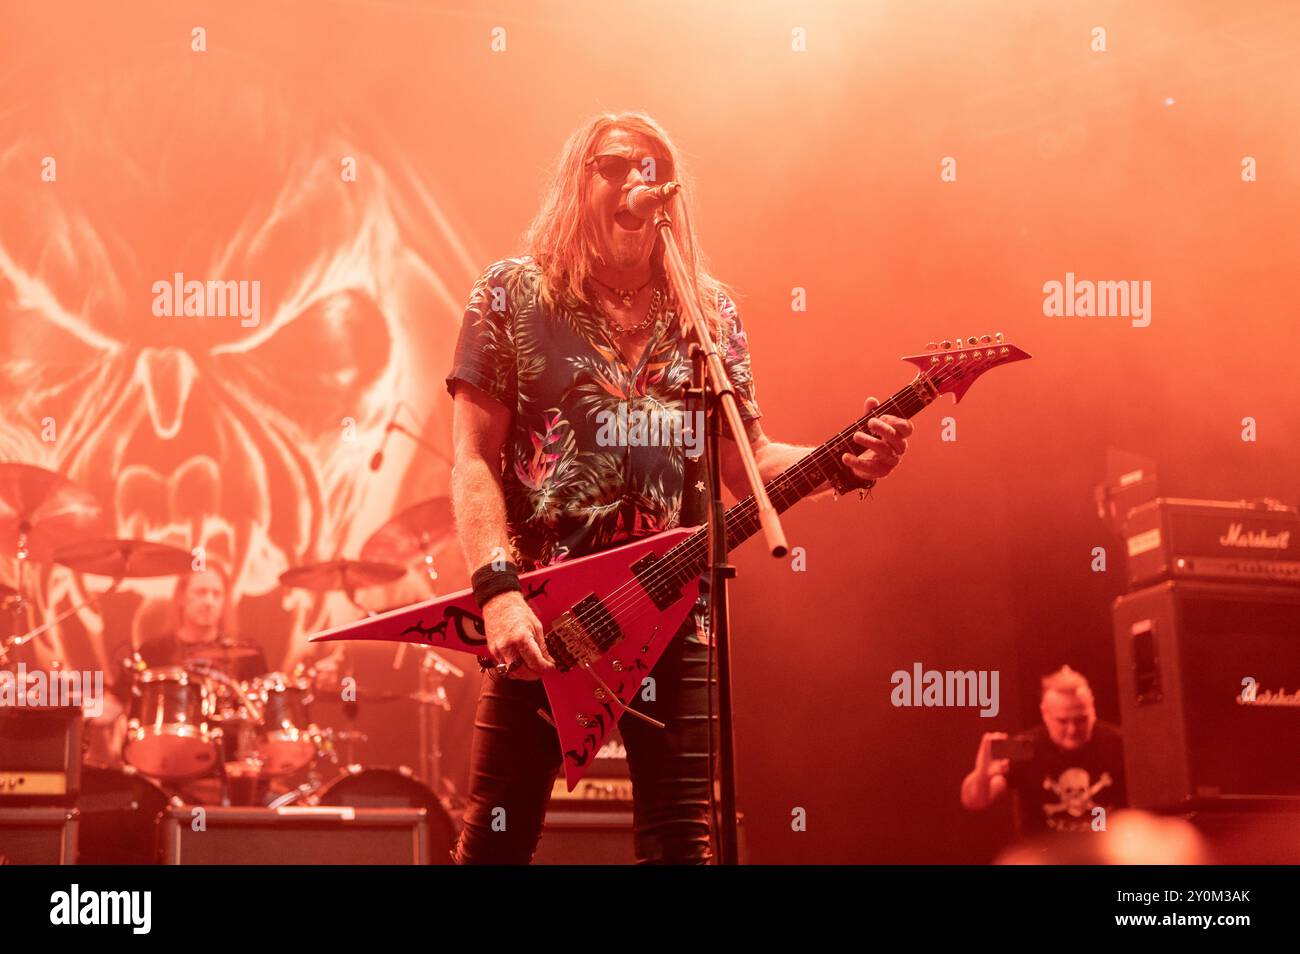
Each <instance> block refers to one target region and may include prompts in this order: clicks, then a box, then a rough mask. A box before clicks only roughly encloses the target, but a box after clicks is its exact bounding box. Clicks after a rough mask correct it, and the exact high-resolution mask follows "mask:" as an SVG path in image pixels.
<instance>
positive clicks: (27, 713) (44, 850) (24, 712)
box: [0, 670, 82, 865]
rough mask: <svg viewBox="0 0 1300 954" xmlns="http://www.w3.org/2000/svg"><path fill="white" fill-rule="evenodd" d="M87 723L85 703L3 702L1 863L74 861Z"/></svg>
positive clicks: (0, 729) (0, 724)
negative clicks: (83, 733)
mask: <svg viewBox="0 0 1300 954" xmlns="http://www.w3.org/2000/svg"><path fill="white" fill-rule="evenodd" d="M0 678H12V673H10V672H9V671H8V670H6V671H5V676H3V677H0ZM81 727H82V711H81V709H80V708H79V707H67V706H50V707H42V708H36V707H32V708H28V707H19V706H13V705H0V864H45V865H54V864H67V865H70V864H72V863H73V862H74V860H75V855H76V843H77V827H78V818H79V816H78V812H77V808H76V802H77V795H78V792H79V790H80V787H81Z"/></svg>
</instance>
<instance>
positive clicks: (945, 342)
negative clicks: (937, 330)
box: [940, 338, 952, 351]
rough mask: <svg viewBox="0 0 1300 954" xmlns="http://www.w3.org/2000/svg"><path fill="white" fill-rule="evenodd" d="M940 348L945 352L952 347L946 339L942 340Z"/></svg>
mask: <svg viewBox="0 0 1300 954" xmlns="http://www.w3.org/2000/svg"><path fill="white" fill-rule="evenodd" d="M940 347H942V348H943V350H944V351H947V350H948V349H949V348H951V347H952V342H951V341H949V340H948V339H947V338H944V339H943V343H942V344H941V345H940Z"/></svg>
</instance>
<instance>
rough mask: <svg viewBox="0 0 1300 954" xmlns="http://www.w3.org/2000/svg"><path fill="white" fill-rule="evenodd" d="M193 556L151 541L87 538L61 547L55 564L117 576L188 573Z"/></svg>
mask: <svg viewBox="0 0 1300 954" xmlns="http://www.w3.org/2000/svg"><path fill="white" fill-rule="evenodd" d="M192 559H193V557H191V556H190V553H189V551H188V550H182V549H181V548H180V547H173V546H169V545H168V544H165V543H150V542H149V541H148V540H111V539H110V540H88V541H86V542H85V543H74V544H72V545H71V546H66V547H60V548H59V549H58V550H57V551H55V553H54V562H55V563H62V564H63V565H64V566H66V567H70V568H72V569H74V570H76V571H77V572H79V573H97V574H99V575H100V576H111V577H113V578H115V579H116V578H119V577H124V578H128V579H137V578H140V577H148V576H176V575H178V574H180V573H188V572H190V561H191V560H192Z"/></svg>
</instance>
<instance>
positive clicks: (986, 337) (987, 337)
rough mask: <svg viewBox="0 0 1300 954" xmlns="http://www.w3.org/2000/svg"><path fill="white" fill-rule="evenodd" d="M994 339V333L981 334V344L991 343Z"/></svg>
mask: <svg viewBox="0 0 1300 954" xmlns="http://www.w3.org/2000/svg"><path fill="white" fill-rule="evenodd" d="M992 340H993V336H992V335H981V336H980V344H988V343H989V342H990V341H992Z"/></svg>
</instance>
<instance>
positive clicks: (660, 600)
mask: <svg viewBox="0 0 1300 954" xmlns="http://www.w3.org/2000/svg"><path fill="white" fill-rule="evenodd" d="M659 563H660V561H659V558H658V557H657V556H655V555H654V554H653V553H647V554H646V555H645V556H643V557H642V558H641V559H639V560H637V561H636V562H635V563H633V564H632V567H631V569H632V575H633V576H634V577H635V578H636V581H637V582H638V583H640V584H641V589H643V590H645V592H646V595H647V596H649V597H650V601H651V602H652V603H654V605H655V606H656V607H658V609H659V610H660V612H662V611H664V610H666V609H668V607H670V606H672V605H673V604H674V603H676V602H677V601H678V600H679V599H681V598H682V587H681V583H680V581H678V580H677V579H675V578H674V577H673V575H672V574H670V573H667V572H665V571H664V570H663V568H662V567H661V566H659ZM656 567H659V568H658V569H657V570H656Z"/></svg>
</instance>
